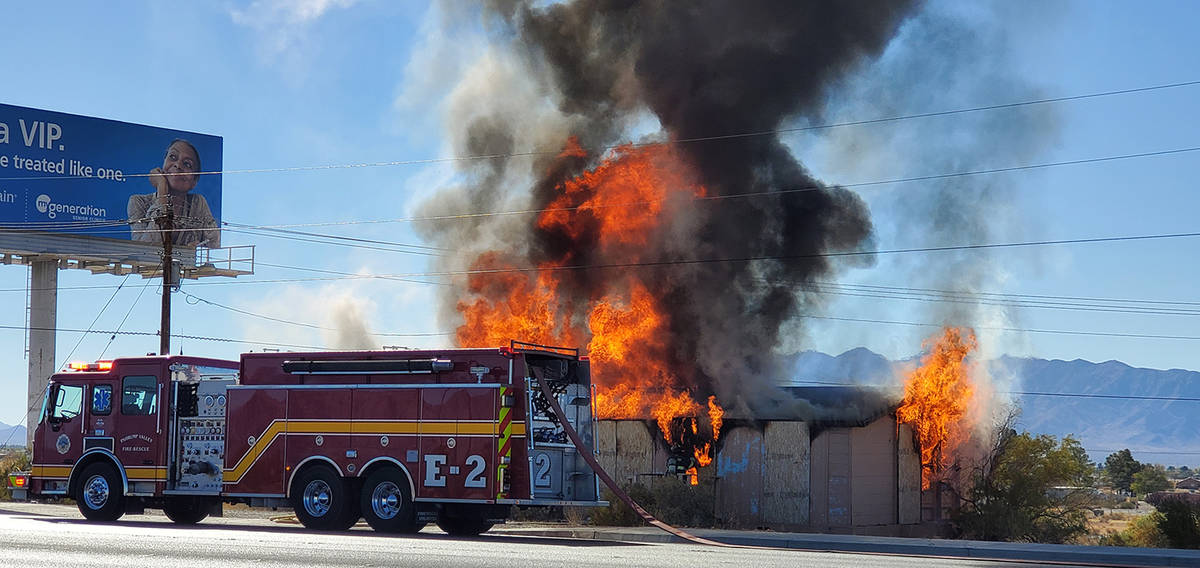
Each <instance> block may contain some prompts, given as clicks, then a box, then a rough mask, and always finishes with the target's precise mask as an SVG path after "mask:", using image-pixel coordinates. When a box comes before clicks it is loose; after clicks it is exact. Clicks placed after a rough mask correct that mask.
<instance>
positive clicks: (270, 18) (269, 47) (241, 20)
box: [229, 0, 358, 56]
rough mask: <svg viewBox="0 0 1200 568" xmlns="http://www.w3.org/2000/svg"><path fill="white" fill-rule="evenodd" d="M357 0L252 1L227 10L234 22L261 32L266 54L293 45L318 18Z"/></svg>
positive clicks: (279, 52)
mask: <svg viewBox="0 0 1200 568" xmlns="http://www.w3.org/2000/svg"><path fill="white" fill-rule="evenodd" d="M357 1H358V0H254V1H253V2H251V3H250V4H249V5H247V6H246V7H245V8H244V9H237V8H233V9H230V11H229V15H230V17H231V18H233V22H234V23H236V24H238V25H242V26H246V27H250V28H253V29H255V30H258V31H259V32H260V37H259V41H260V42H261V46H262V48H263V50H264V51H265V52H266V54H267V55H268V56H274V55H278V54H281V53H283V52H285V51H287V50H288V49H289V48H291V47H293V46H295V45H296V44H297V42H299V41H300V39H301V38H303V37H304V35H305V32H306V31H308V28H309V27H311V26H312V25H313V24H314V23H315V22H316V21H317V20H319V19H321V17H322V16H324V15H325V14H326V13H328V12H329V11H330V10H333V9H346V8H350V7H351V6H353V5H354V4H355V3H356V2H357Z"/></svg>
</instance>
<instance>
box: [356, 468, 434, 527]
mask: <svg viewBox="0 0 1200 568" xmlns="http://www.w3.org/2000/svg"><path fill="white" fill-rule="evenodd" d="M359 508H360V509H362V515H363V518H364V519H366V520H367V524H369V525H371V528H373V529H375V530H376V531H378V532H384V533H407V532H417V531H419V530H421V528H422V527H423V526H424V525H419V524H418V523H417V522H416V507H414V506H413V500H412V495H411V492H410V491H409V489H408V478H406V477H405V476H404V474H403V473H401V472H400V470H398V469H396V468H394V467H384V468H380V469H377V470H375V471H374V472H372V473H371V475H368V476H367V479H366V481H364V482H363V487H362V498H361V499H360V501H359Z"/></svg>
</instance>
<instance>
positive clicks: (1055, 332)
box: [797, 314, 1200, 341]
mask: <svg viewBox="0 0 1200 568" xmlns="http://www.w3.org/2000/svg"><path fill="white" fill-rule="evenodd" d="M797 317H801V318H804V319H823V320H833V321H848V322H856V323H873V324H887V325H904V326H911V327H936V328H942V327H945V324H940V323H927V322H911V321H896V320H884V319H871V318H850V317H840V316H820V315H815V314H799V315H798V316H797ZM975 329H981V330H986V331H1003V332H1011V333H1044V334H1051V335H1083V336H1093V337H1127V338H1133V339H1177V340H1183V341H1197V340H1200V336H1196V335H1157V334H1149V333H1117V332H1103V331H1073V330H1063V329H1026V328H1017V327H982V326H975Z"/></svg>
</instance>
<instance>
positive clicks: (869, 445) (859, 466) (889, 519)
mask: <svg viewBox="0 0 1200 568" xmlns="http://www.w3.org/2000/svg"><path fill="white" fill-rule="evenodd" d="M850 459H851V465H850V471H851V472H852V476H851V481H850V495H851V503H852V511H853V513H852V519H851V522H852V523H853V525H854V526H856V527H864V526H872V525H890V524H895V523H896V518H897V510H896V509H897V505H896V491H897V484H896V423H895V421H894V420H893V419H892V418H891V417H884V418H880V419H878V420H875V421H874V422H872V423H870V424H868V425H866V426H865V427H862V428H854V429H852V430H851V431H850Z"/></svg>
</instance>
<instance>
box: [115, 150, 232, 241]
mask: <svg viewBox="0 0 1200 568" xmlns="http://www.w3.org/2000/svg"><path fill="white" fill-rule="evenodd" d="M199 171H201V170H200V154H199V152H197V151H196V147H195V146H193V145H192V144H191V142H188V141H187V140H183V139H176V140H174V141H172V142H171V145H170V146H167V153H166V155H165V156H163V164H162V167H161V168H154V169H152V170H150V177H149V179H150V185H153V186H154V190H155V191H154V193H148V194H145V195H131V196H130V197H129V207H128V209H129V224H130V226H131V227H132V232H133V240H135V241H143V242H148V243H161V242H162V233H160V232H158V228H159V227H158V224H157V222H156V220H157V219H158V218H159V217H161V216H162V215H163V214H164V213H165V211H166V207H167V204H168V203H170V205H171V211H172V213H174V217H175V218H174V222H173V225H172V227H173V228H174V229H175V230H174V232H173V236H172V239H171V242H172V243H173V244H175V245H179V246H188V247H197V246H203V247H209V248H217V247H220V246H221V231H220V230H219V229H218V228H217V221H216V219H214V218H213V214H212V211H211V210H210V209H209V208H208V200H206V199H204V196H203V195H200V194H197V193H189V192H190V191H191V190H192V189H193V188H195V187H196V182H197V181H198V180H199V178H200V176H199V175H197V172H199Z"/></svg>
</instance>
